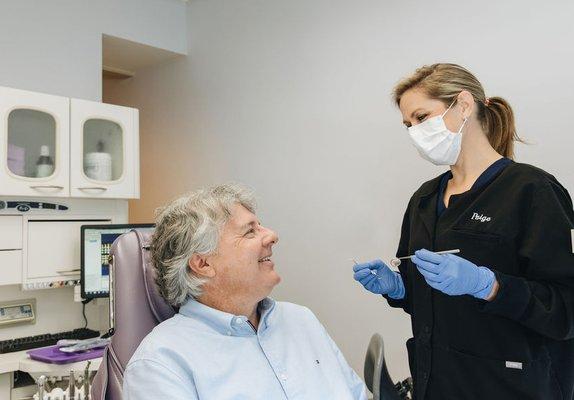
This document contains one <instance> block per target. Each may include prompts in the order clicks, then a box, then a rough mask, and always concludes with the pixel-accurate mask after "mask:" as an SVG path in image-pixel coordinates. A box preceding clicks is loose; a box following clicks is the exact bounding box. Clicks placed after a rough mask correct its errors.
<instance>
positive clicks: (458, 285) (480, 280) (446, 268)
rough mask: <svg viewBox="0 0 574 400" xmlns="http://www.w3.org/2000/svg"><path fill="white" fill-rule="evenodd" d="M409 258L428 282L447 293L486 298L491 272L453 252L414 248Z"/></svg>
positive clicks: (493, 280) (490, 287) (491, 285)
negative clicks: (440, 252) (415, 249)
mask: <svg viewBox="0 0 574 400" xmlns="http://www.w3.org/2000/svg"><path fill="white" fill-rule="evenodd" d="M412 262H413V263H415V264H416V266H417V268H418V270H419V272H420V273H421V274H422V276H424V278H425V280H426V281H427V283H428V284H429V286H431V287H433V288H435V289H436V290H440V291H441V292H443V293H446V294H448V295H450V296H459V295H463V294H469V295H471V296H474V297H477V298H479V299H483V300H484V299H486V298H487V297H488V295H489V294H490V292H491V291H492V287H493V286H494V282H495V279H496V278H495V276H494V272H492V271H491V270H490V269H488V268H486V267H478V266H476V265H475V264H473V263H471V262H470V261H468V260H465V259H464V258H462V257H458V256H455V255H454V254H436V253H433V252H432V251H429V250H426V249H422V250H417V251H415V256H414V257H413V258H412Z"/></svg>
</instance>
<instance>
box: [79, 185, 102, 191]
mask: <svg viewBox="0 0 574 400" xmlns="http://www.w3.org/2000/svg"><path fill="white" fill-rule="evenodd" d="M78 189H79V190H82V191H84V192H90V191H93V190H98V191H100V192H105V191H106V190H108V188H106V187H103V186H86V187H80V188H78Z"/></svg>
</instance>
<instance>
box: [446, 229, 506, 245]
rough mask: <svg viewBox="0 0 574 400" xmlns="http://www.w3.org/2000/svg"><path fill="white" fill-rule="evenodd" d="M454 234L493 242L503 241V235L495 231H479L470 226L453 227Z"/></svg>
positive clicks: (469, 238)
mask: <svg viewBox="0 0 574 400" xmlns="http://www.w3.org/2000/svg"><path fill="white" fill-rule="evenodd" d="M452 233H453V235H454V236H455V237H456V236H459V237H460V238H463V239H468V240H476V241H479V242H487V243H492V244H499V243H502V235H500V234H498V233H495V232H485V231H477V230H474V229H469V228H452Z"/></svg>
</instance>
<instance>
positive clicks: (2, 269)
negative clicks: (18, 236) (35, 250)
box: [0, 250, 22, 285]
mask: <svg viewBox="0 0 574 400" xmlns="http://www.w3.org/2000/svg"><path fill="white" fill-rule="evenodd" d="M21 283H22V250H0V285H18V284H21Z"/></svg>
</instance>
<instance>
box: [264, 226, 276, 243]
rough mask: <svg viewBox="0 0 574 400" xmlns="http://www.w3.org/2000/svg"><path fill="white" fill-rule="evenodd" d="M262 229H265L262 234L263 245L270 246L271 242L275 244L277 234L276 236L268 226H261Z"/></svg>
mask: <svg viewBox="0 0 574 400" xmlns="http://www.w3.org/2000/svg"><path fill="white" fill-rule="evenodd" d="M263 229H265V235H264V236H263V245H264V246H271V245H273V244H277V242H278V241H279V236H277V233H276V232H275V231H274V230H272V229H269V228H263Z"/></svg>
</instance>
